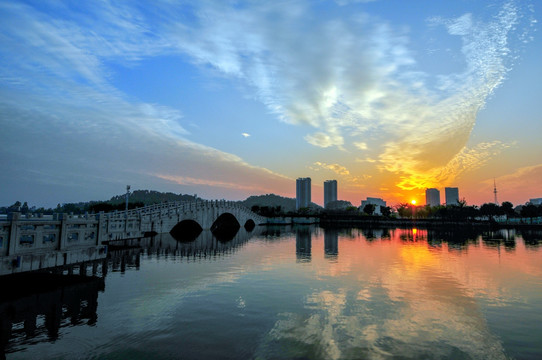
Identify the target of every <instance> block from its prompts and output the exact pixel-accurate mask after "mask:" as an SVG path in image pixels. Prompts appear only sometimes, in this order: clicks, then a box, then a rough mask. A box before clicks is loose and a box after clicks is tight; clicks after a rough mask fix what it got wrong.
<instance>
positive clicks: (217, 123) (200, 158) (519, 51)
mask: <svg viewBox="0 0 542 360" xmlns="http://www.w3.org/2000/svg"><path fill="white" fill-rule="evenodd" d="M536 5H538V4H536V3H535V2H534V1H533V2H528V1H516V2H514V1H496V2H487V1H475V0H468V1H467V0H465V1H446V2H441V1H438V2H435V1H392V0H377V1H346V0H343V1H286V0H284V1H274V2H263V1H179V2H176V1H156V2H153V3H152V5H151V4H150V3H148V2H136V1H133V2H125V3H117V2H108V1H96V2H61V1H55V2H43V1H4V2H2V4H0V16H2V19H3V21H2V22H1V23H0V30H1V34H2V35H1V36H0V94H1V96H0V119H1V125H2V128H3V131H2V132H1V135H0V141H1V143H2V144H3V145H2V148H1V152H0V161H1V164H2V169H3V171H2V173H1V174H0V188H1V189H2V191H1V194H0V204H10V203H13V202H15V201H16V200H21V201H29V203H31V204H36V205H49V206H50V205H55V204H56V203H58V202H60V203H62V202H72V201H86V200H93V199H106V198H109V197H110V196H112V195H115V194H118V193H121V192H122V191H123V189H124V187H125V185H126V184H131V185H132V188H133V189H154V190H159V191H173V192H176V193H190V194H194V193H196V194H198V195H199V196H201V197H204V198H210V199H212V198H226V199H244V198H246V197H247V196H249V195H252V194H265V193H276V194H280V195H283V196H291V197H293V196H295V186H294V184H295V178H297V177H305V176H310V177H311V178H312V179H313V199H314V200H315V201H316V202H320V203H321V202H322V186H321V184H322V182H323V181H324V180H326V179H337V180H338V181H339V198H341V199H345V200H349V201H351V202H352V203H354V204H357V205H359V202H360V200H361V199H364V198H365V197H367V196H378V197H383V198H384V199H385V200H388V202H389V203H390V204H395V203H398V202H400V201H408V200H410V199H411V198H416V199H418V200H419V201H422V200H423V193H424V189H425V188H426V187H437V188H443V187H444V186H458V187H459V188H460V197H465V199H466V200H467V202H468V203H475V204H480V203H483V202H487V201H491V200H492V192H491V190H492V184H493V178H496V179H497V183H498V186H499V190H500V195H501V199H502V200H510V201H512V202H514V203H515V204H520V203H524V202H525V201H527V200H528V199H529V198H530V197H541V196H542V193H540V191H542V190H540V189H541V188H542V186H541V185H542V180H541V179H542V162H541V160H540V159H542V145H541V143H540V141H539V134H540V133H541V132H542V125H541V124H542V122H541V121H540V115H539V114H540V104H539V100H538V99H537V94H540V93H541V90H542V89H541V85H540V79H541V76H540V75H541V73H540V72H541V70H540V66H539V65H538V62H539V59H540V55H541V54H542V51H541V42H540V40H539V34H538V28H539V23H538V22H537V18H538V13H537V11H539V10H538V8H537V6H536Z"/></svg>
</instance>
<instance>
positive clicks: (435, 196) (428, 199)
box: [425, 188, 440, 206]
mask: <svg viewBox="0 0 542 360" xmlns="http://www.w3.org/2000/svg"><path fill="white" fill-rule="evenodd" d="M425 205H429V206H439V205H440V191H438V189H434V188H431V189H425Z"/></svg>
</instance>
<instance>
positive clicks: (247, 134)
mask: <svg viewBox="0 0 542 360" xmlns="http://www.w3.org/2000/svg"><path fill="white" fill-rule="evenodd" d="M241 135H242V136H243V137H245V138H247V137H249V136H250V134H249V133H241Z"/></svg>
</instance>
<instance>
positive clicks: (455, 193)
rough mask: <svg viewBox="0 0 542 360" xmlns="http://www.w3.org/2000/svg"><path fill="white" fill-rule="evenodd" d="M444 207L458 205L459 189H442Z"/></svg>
mask: <svg viewBox="0 0 542 360" xmlns="http://www.w3.org/2000/svg"><path fill="white" fill-rule="evenodd" d="M444 194H445V197H446V205H459V189H458V188H456V187H447V188H444Z"/></svg>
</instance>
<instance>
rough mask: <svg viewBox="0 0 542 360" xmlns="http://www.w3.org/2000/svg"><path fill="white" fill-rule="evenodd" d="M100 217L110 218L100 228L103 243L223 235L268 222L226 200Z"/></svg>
mask: <svg viewBox="0 0 542 360" xmlns="http://www.w3.org/2000/svg"><path fill="white" fill-rule="evenodd" d="M100 216H105V217H106V218H107V221H106V224H104V225H106V226H102V227H101V231H102V234H101V235H104V237H103V239H104V240H123V239H131V238H139V237H144V236H146V235H148V234H151V233H153V234H154V233H156V234H163V233H171V234H172V235H174V236H175V235H176V234H182V233H189V234H190V233H194V232H198V233H199V232H200V231H202V230H211V231H212V232H214V233H219V234H220V233H221V232H226V233H227V232H231V231H232V230H233V229H235V230H236V229H238V228H239V227H240V226H243V227H244V228H245V229H247V230H249V231H250V230H252V229H253V228H254V227H255V226H257V225H263V224H265V223H266V222H267V219H266V218H265V217H263V216H260V215H257V214H255V213H253V212H252V211H250V210H248V209H247V208H246V207H244V206H242V205H239V204H237V203H235V202H233V201H225V200H214V201H194V202H169V203H162V204H156V205H150V206H145V207H142V208H137V209H133V210H128V211H116V212H113V213H108V214H101V215H100ZM104 220H105V219H104Z"/></svg>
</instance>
